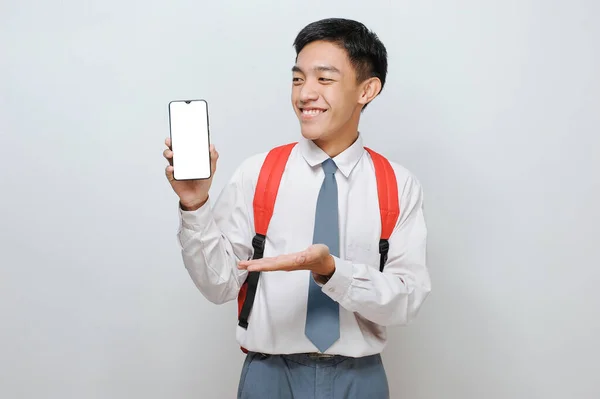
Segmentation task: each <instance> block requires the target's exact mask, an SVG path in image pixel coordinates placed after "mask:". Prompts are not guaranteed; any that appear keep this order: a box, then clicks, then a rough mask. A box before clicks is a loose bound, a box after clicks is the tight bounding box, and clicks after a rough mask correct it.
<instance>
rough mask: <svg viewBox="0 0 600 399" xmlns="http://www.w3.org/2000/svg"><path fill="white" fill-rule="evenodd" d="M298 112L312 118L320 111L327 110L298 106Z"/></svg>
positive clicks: (324, 110) (320, 112)
mask: <svg viewBox="0 0 600 399" xmlns="http://www.w3.org/2000/svg"><path fill="white" fill-rule="evenodd" d="M300 112H301V113H302V116H303V117H305V118H314V117H315V116H319V115H321V114H322V113H325V112H327V110H326V109H319V108H300Z"/></svg>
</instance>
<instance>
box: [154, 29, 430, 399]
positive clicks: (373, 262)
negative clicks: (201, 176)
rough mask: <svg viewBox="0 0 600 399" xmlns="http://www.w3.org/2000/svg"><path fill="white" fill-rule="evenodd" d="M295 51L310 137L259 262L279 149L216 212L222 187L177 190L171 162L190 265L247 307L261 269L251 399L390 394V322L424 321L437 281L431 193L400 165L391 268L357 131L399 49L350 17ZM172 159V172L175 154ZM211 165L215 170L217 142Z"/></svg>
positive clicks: (248, 163) (310, 36)
mask: <svg viewBox="0 0 600 399" xmlns="http://www.w3.org/2000/svg"><path fill="white" fill-rule="evenodd" d="M294 45H295V48H296V52H297V58H296V63H295V65H294V67H293V69H292V72H293V81H292V84H293V86H292V106H293V109H294V111H295V113H296V115H297V117H298V119H299V121H300V129H301V133H302V137H301V138H300V141H299V142H298V143H297V144H296V145H295V146H294V147H293V148H292V149H291V152H290V153H289V158H288V159H287V164H286V166H285V170H284V172H283V175H282V176H281V183H280V186H279V190H278V192H277V197H276V202H275V209H274V213H273V215H272V218H271V220H270V224H269V227H268V233H267V234H266V243H265V247H264V256H263V258H261V259H253V260H249V259H251V258H252V257H253V255H254V249H253V246H252V244H253V243H252V241H253V238H254V237H255V233H256V231H255V225H254V221H255V217H259V216H260V217H262V216H261V215H254V212H253V200H254V195H255V188H256V186H257V181H258V179H259V174H260V171H261V167H262V166H263V163H264V161H265V158H266V156H267V153H263V154H259V155H255V156H252V157H250V158H248V159H246V160H245V161H244V162H243V163H242V164H241V165H240V166H239V168H238V169H237V170H236V172H235V174H234V176H233V177H232V179H231V180H230V181H229V183H228V184H227V185H226V186H225V188H224V189H223V192H222V193H221V195H220V197H219V200H218V201H217V202H216V203H215V204H214V208H213V209H211V207H210V205H211V204H210V200H209V194H208V192H209V188H210V185H211V181H210V180H208V181H175V180H173V167H172V166H171V165H169V166H167V168H166V175H167V178H168V180H169V182H170V183H171V185H172V187H173V189H174V191H175V192H176V193H177V195H178V196H179V199H180V216H181V229H180V231H179V234H178V236H179V240H180V243H181V246H182V256H183V262H184V264H185V267H186V268H187V270H188V272H189V274H190V276H191V278H192V279H193V281H194V283H195V284H196V286H197V287H198V289H199V290H200V291H201V292H202V294H203V295H204V296H205V297H206V298H207V299H208V300H210V301H211V302H214V303H217V304H220V303H224V302H227V301H232V300H235V299H236V298H238V295H239V293H240V290H241V288H242V286H243V284H244V282H245V281H246V279H247V278H248V276H249V273H250V272H256V271H260V280H259V284H258V285H257V289H256V295H255V299H254V303H253V306H252V310H251V313H250V317H249V319H248V325H247V326H246V325H245V324H243V323H240V324H241V326H238V327H237V339H238V341H239V344H240V345H241V346H242V347H243V348H245V349H246V350H248V355H247V358H246V361H245V363H244V366H243V370H242V375H241V378H240V381H239V393H238V397H239V398H248V399H250V398H277V399H283V398H292V397H293V398H361V399H363V398H369V399H378V398H388V397H389V392H388V381H387V378H386V373H385V370H384V368H383V365H382V362H381V357H380V353H381V351H382V350H383V348H384V346H385V343H386V327H388V326H392V325H404V324H406V323H408V322H410V321H411V320H413V319H414V318H415V316H416V315H417V313H418V310H419V308H420V307H421V305H422V303H423V301H424V300H425V298H426V297H427V295H428V293H429V292H430V279H429V274H428V270H427V267H426V264H425V245H426V226H425V221H424V217H423V209H422V201H423V196H422V190H421V186H420V184H419V182H418V181H417V179H416V178H415V177H414V176H413V175H412V174H411V173H410V172H409V171H407V170H406V169H405V168H403V167H402V166H400V165H399V164H397V163H394V162H391V166H392V167H393V174H394V175H395V178H396V181H397V191H398V193H397V195H398V199H399V203H400V216H399V218H398V219H397V222H396V223H395V225H394V226H393V231H392V233H391V236H390V237H389V253H388V259H387V262H385V267H384V269H383V271H381V270H380V254H379V243H380V233H381V230H382V219H381V215H380V209H379V203H378V186H377V181H376V173H375V170H374V163H373V156H372V155H371V154H370V153H369V152H368V151H367V150H366V149H365V148H364V147H363V142H362V136H361V134H359V132H358V124H359V119H360V115H361V112H362V111H363V110H364V108H365V107H366V106H367V104H369V103H370V102H371V101H372V100H373V99H374V98H375V97H376V96H377V95H378V94H379V93H380V91H381V89H382V88H383V86H384V83H385V78H386V73H387V53H386V49H385V47H384V45H383V44H382V43H381V42H380V41H379V39H378V38H377V36H376V35H375V34H373V33H372V32H370V31H369V30H368V29H367V28H366V27H365V26H364V25H362V24H361V23H359V22H356V21H351V20H344V19H328V20H322V21H318V22H314V23H312V24H310V25H308V26H306V27H305V28H304V29H303V30H302V31H301V32H300V33H299V34H298V36H297V37H296V40H295V42H294ZM166 144H167V147H170V142H169V140H168V139H167V141H166ZM164 155H165V157H166V158H167V159H168V160H169V163H170V164H171V163H172V162H171V161H172V157H173V152H172V151H171V149H170V148H167V149H166V150H165V153H164ZM175 156H176V155H175ZM211 157H212V168H213V171H214V170H215V168H216V162H217V158H218V154H217V151H216V150H215V149H214V147H212V148H211ZM393 194H394V195H395V193H393ZM255 274H256V273H255ZM315 314H316V316H315Z"/></svg>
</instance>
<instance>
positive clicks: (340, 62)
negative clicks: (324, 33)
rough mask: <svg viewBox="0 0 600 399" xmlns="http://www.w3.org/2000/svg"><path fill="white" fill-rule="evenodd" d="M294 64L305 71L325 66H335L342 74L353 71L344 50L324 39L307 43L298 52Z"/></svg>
mask: <svg viewBox="0 0 600 399" xmlns="http://www.w3.org/2000/svg"><path fill="white" fill-rule="evenodd" d="M296 66H298V67H299V68H300V69H302V70H303V71H305V72H307V73H308V72H309V71H311V70H314V69H315V68H318V67H327V66H332V67H334V68H337V69H338V70H339V71H340V72H341V73H342V74H351V73H352V72H354V71H353V70H352V65H351V64H350V60H349V58H348V55H347V54H346V50H344V49H343V48H341V47H340V46H338V45H337V44H333V43H330V42H325V41H316V42H312V43H309V44H307V45H306V46H305V47H304V48H303V49H302V51H300V54H298V57H297V59H296Z"/></svg>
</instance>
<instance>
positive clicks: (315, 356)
mask: <svg viewBox="0 0 600 399" xmlns="http://www.w3.org/2000/svg"><path fill="white" fill-rule="evenodd" d="M334 356H335V355H332V354H329V353H319V352H312V353H309V354H308V357H310V358H311V359H317V360H321V359H330V358H332V357H334Z"/></svg>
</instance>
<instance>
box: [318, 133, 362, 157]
mask: <svg viewBox="0 0 600 399" xmlns="http://www.w3.org/2000/svg"><path fill="white" fill-rule="evenodd" d="M357 138H358V131H356V132H354V133H353V134H351V135H344V136H341V137H336V138H335V139H330V140H327V139H316V140H314V143H315V144H316V145H317V146H318V147H319V148H320V149H322V150H323V152H325V153H326V154H327V155H329V157H330V158H334V157H336V156H338V155H339V154H341V153H342V152H344V151H345V150H346V149H347V148H348V147H350V146H351V145H352V144H354V142H355V141H356V139H357Z"/></svg>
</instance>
